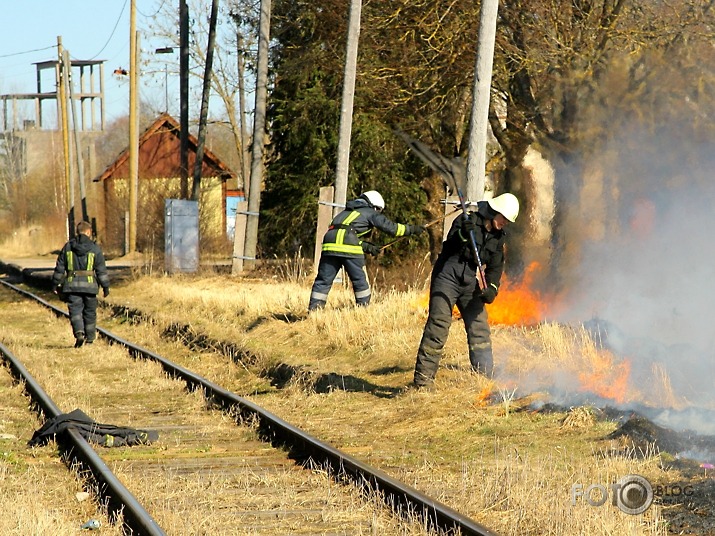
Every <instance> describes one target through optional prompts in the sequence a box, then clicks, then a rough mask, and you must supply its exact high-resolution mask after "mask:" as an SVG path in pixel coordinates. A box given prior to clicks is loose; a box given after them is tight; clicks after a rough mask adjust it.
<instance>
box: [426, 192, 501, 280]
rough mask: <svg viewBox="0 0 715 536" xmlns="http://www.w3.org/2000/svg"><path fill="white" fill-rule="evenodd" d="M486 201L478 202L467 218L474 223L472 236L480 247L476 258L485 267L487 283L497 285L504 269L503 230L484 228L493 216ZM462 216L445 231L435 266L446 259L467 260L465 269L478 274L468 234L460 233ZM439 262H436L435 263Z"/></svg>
mask: <svg viewBox="0 0 715 536" xmlns="http://www.w3.org/2000/svg"><path fill="white" fill-rule="evenodd" d="M490 210H491V209H490V208H489V205H488V204H487V202H486V201H480V202H479V203H478V204H477V210H476V211H474V212H470V213H469V217H470V219H472V220H473V221H474V223H475V224H476V231H475V233H474V238H475V241H476V243H477V249H478V250H479V259H480V260H481V262H482V267H483V268H484V275H485V278H486V280H487V285H494V286H495V287H496V288H497V289H499V283H500V280H501V275H502V272H503V271H504V239H505V233H504V230H501V231H497V230H496V229H492V230H491V231H488V230H487V227H486V223H487V221H489V220H491V219H492V218H491V217H490V216H489V215H488V213H489V211H490ZM461 221H462V216H459V217H458V218H455V220H454V222H453V223H452V227H451V228H450V229H449V232H448V233H447V239H446V240H445V241H444V242H443V243H442V251H441V253H440V254H439V257H438V258H437V262H436V264H435V267H436V268H437V269H439V268H441V267H442V266H444V264H446V263H466V264H467V269H468V270H469V271H471V272H472V273H473V274H474V277H476V276H477V261H476V259H475V257H474V250H473V249H472V244H471V241H470V240H469V236H466V235H465V236H462V230H461ZM438 265H439V266H438Z"/></svg>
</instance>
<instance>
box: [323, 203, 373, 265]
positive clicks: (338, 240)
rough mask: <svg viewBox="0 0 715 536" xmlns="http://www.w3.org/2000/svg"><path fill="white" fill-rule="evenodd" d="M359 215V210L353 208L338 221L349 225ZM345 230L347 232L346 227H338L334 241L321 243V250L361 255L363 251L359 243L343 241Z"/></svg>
mask: <svg viewBox="0 0 715 536" xmlns="http://www.w3.org/2000/svg"><path fill="white" fill-rule="evenodd" d="M359 217H360V212H358V211H357V210H353V211H352V212H351V213H350V214H348V215H347V217H346V218H345V219H344V220H343V221H342V222H340V223H341V224H342V225H350V224H351V223H352V222H354V221H355V220H356V219H357V218H359ZM347 232H348V229H338V231H337V233H335V242H325V243H323V247H322V248H321V249H322V251H333V252H336V253H350V254H352V255H362V254H363V251H362V246H361V245H359V244H358V245H355V244H346V243H345V234H346V233H347ZM363 234H364V233H363Z"/></svg>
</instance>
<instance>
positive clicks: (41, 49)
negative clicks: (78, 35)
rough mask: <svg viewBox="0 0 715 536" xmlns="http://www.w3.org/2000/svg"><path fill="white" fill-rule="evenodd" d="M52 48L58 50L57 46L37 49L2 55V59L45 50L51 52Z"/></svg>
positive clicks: (0, 56)
mask: <svg viewBox="0 0 715 536" xmlns="http://www.w3.org/2000/svg"><path fill="white" fill-rule="evenodd" d="M51 48H57V45H52V46H49V47H45V48H35V49H32V50H25V51H24V52H14V53H13V54H2V55H0V58H10V57H12V56H20V55H22V54H31V53H33V52H41V51H43V50H49V49H51Z"/></svg>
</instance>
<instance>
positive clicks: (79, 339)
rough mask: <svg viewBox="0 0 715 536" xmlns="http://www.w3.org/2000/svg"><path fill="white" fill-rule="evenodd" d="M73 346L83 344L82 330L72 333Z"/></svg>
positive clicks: (77, 346) (76, 346)
mask: <svg viewBox="0 0 715 536" xmlns="http://www.w3.org/2000/svg"><path fill="white" fill-rule="evenodd" d="M74 339H75V341H74V347H75V348H79V347H80V346H82V345H83V344H84V332H83V331H78V332H77V333H75V334H74Z"/></svg>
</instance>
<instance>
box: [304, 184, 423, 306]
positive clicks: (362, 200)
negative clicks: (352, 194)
mask: <svg viewBox="0 0 715 536" xmlns="http://www.w3.org/2000/svg"><path fill="white" fill-rule="evenodd" d="M383 210H385V200H384V199H383V198H382V196H381V195H380V193H379V192H376V191H375V190H370V191H368V192H365V193H363V194H362V195H361V196H360V197H358V198H357V199H353V200H352V201H348V202H347V203H346V206H345V210H343V211H342V212H341V213H340V214H338V215H337V216H335V218H334V219H333V221H332V222H331V223H330V226H329V227H328V231H327V232H326V233H325V236H324V237H323V245H322V249H321V254H320V262H319V263H318V274H317V276H316V278H315V282H314V283H313V288H312V290H311V293H310V303H309V304H308V310H310V311H313V310H315V309H322V308H323V307H325V304H326V303H327V301H328V293H329V292H330V288H331V287H332V286H333V281H334V280H335V276H337V275H338V271H340V268H343V267H344V268H345V271H346V272H347V274H348V277H349V278H350V281H351V282H352V285H353V292H354V293H355V303H356V304H357V305H368V304H369V303H370V296H371V291H370V285H369V283H368V281H367V274H366V273H365V253H369V254H371V255H377V254H379V253H380V248H379V247H378V246H376V245H375V244H372V243H370V242H367V241H365V240H363V238H364V237H366V236H367V234H368V233H369V232H370V231H372V229H373V228H374V227H377V228H378V229H380V230H381V231H382V232H384V233H387V234H389V235H391V236H409V235H416V234H420V233H422V232H424V231H425V227H424V226H422V225H410V224H404V223H395V222H393V221H391V220H390V219H389V218H387V216H385V215H384V214H383V213H382V211H383Z"/></svg>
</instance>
